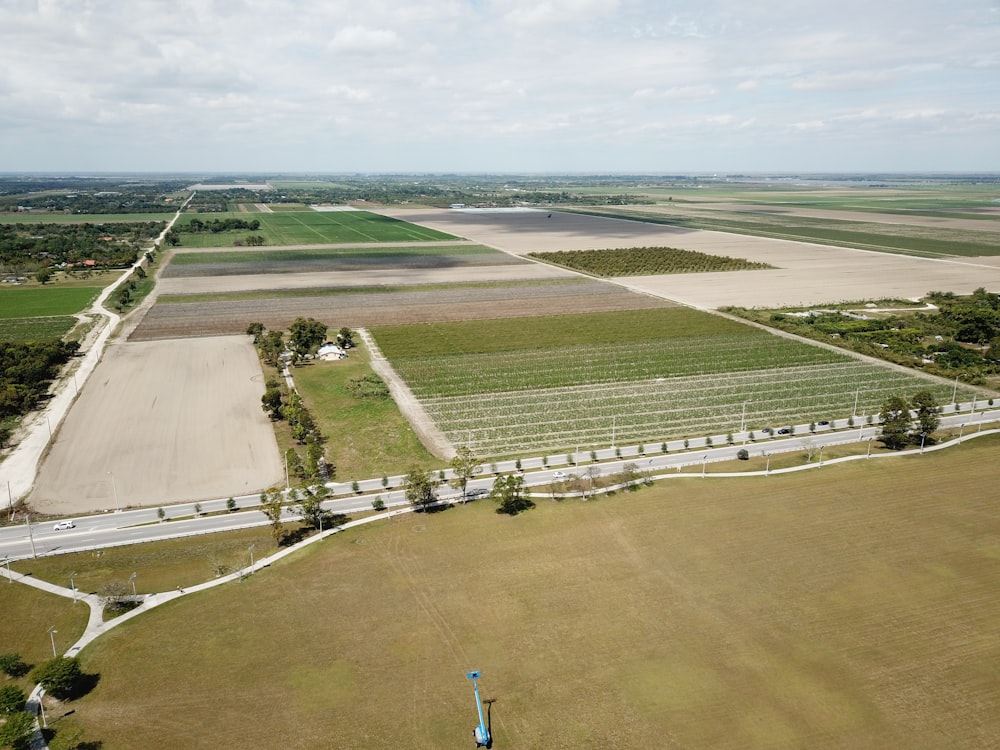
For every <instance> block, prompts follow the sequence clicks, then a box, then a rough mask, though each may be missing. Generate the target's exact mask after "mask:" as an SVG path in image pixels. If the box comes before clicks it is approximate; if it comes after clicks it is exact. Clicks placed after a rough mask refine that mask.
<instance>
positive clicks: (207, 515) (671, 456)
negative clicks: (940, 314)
mask: <svg viewBox="0 0 1000 750" xmlns="http://www.w3.org/2000/svg"><path fill="white" fill-rule="evenodd" d="M960 407H964V409H968V408H969V407H971V404H962V405H960ZM950 408H951V409H954V407H950ZM858 421H865V420H864V419H863V418H861V417H859V418H858ZM998 421H1000V410H995V409H989V410H986V411H976V412H971V411H965V410H963V409H961V408H960V410H959V411H957V412H954V411H953V412H952V413H951V414H946V415H942V417H941V428H943V429H948V430H951V431H955V430H956V429H957V430H958V431H959V437H962V436H966V437H967V436H969V435H971V434H973V433H974V432H978V431H981V430H982V429H983V426H984V425H989V424H991V423H994V422H998ZM794 432H795V434H794V435H790V436H788V437H784V436H775V437H773V438H767V439H758V440H756V441H755V442H751V441H750V440H749V431H748V432H746V433H740V434H737V435H734V436H733V437H734V444H733V445H726V444H725V436H719V437H717V438H713V439H712V442H713V444H714V445H716V446H719V447H709V446H708V445H706V440H705V438H698V439H696V440H690V441H689V448H688V449H687V450H685V449H684V445H683V441H671V442H669V443H668V446H667V447H668V450H669V451H670V452H669V453H662V452H660V448H661V446H660V444H647V445H645V446H643V453H641V454H640V453H639V446H637V445H631V446H621V447H620V448H617V449H615V448H604V449H601V450H597V451H594V453H596V454H597V459H598V463H594V462H592V460H591V453H590V451H589V450H588V451H581V452H579V453H576V455H575V456H574V455H572V454H571V457H572V458H574V459H577V464H579V465H578V466H571V465H568V464H566V455H565V454H563V455H561V456H550V457H548V464H549V465H548V466H545V465H544V464H543V459H542V458H541V457H532V458H525V459H522V461H521V467H522V469H523V471H524V478H525V482H526V483H527V485H528V486H529V487H535V488H538V490H539V491H540V492H542V493H544V494H548V492H547V491H548V487H549V486H550V485H551V484H553V483H554V482H558V481H559V478H558V477H556V476H555V475H554V472H556V471H562V472H565V473H566V474H570V473H576V474H581V475H584V476H586V473H587V470H588V468H590V467H593V470H594V471H595V472H596V473H595V474H594V476H607V475H610V474H615V473H618V472H620V471H621V470H622V467H623V465H624V464H626V463H632V464H634V465H635V466H636V469H637V470H638V471H639V472H641V473H643V474H651V475H652V476H654V477H656V476H659V477H665V476H671V475H677V474H680V473H682V472H684V473H686V474H687V475H688V476H690V475H691V474H692V473H694V474H699V473H704V472H705V469H706V467H707V465H708V464H710V463H715V462H718V461H731V460H733V459H734V458H736V453H737V451H739V450H740V449H741V448H744V447H745V448H746V449H747V450H748V451H749V452H750V454H751V456H769V455H774V454H780V453H788V452H796V451H797V452H802V451H805V450H812V451H813V452H814V454H818V455H817V464H815V465H816V466H819V465H822V463H821V455H822V454H821V448H823V447H828V446H831V445H841V444H846V443H857V442H869V444H870V441H874V440H875V439H876V438H877V436H878V432H879V427H878V426H869V425H865V426H859V427H850V428H849V427H848V426H847V420H846V419H845V420H838V421H837V422H836V424H835V425H830V426H827V427H822V428H817V431H816V432H815V433H811V432H810V431H809V425H796V426H795V429H794ZM917 450H919V449H917ZM619 451H620V452H621V456H620V457H619V456H617V455H616V453H617V452H619ZM893 455H898V454H893ZM555 459H558V460H555ZM494 466H495V471H496V472H511V471H514V470H515V468H516V464H515V462H514V461H502V462H497V463H496V464H495V465H494V464H489V463H487V464H484V468H485V469H486V470H487V471H486V472H484V475H483V476H480V477H477V478H475V479H473V480H471V481H470V482H469V485H468V486H469V489H483V490H487V491H488V490H489V489H490V487H491V486H492V484H493V476H492V474H493V471H494ZM685 470H686V471H685ZM707 476H712V475H711V474H708V475H707ZM450 477H451V472H450V470H445V478H446V479H448V478H450ZM402 481H403V477H401V476H395V477H389V478H388V483H389V486H390V487H394V488H397V489H393V490H387V489H386V488H385V487H383V485H382V480H381V479H367V480H364V481H362V482H358V489H359V491H360V494H359V493H355V492H354V490H353V489H352V487H351V485H350V484H348V483H331V484H329V485H328V486H329V488H330V489H331V490H332V492H333V494H334V497H333V498H332V499H330V500H328V501H326V502H324V504H323V507H324V508H326V509H327V510H329V511H331V512H334V513H343V514H345V515H350V514H351V513H357V512H360V511H370V510H371V509H372V505H371V504H372V501H373V500H374V499H375V498H376V497H378V498H381V499H382V501H383V502H384V503H385V505H386V506H387V507H398V506H401V505H406V498H405V497H404V494H403V491H402V490H401V489H398V488H399V487H400V486H401V484H402ZM439 495H440V497H441V498H442V499H444V500H454V501H457V500H460V499H461V497H460V495H459V493H457V492H455V491H453V490H451V489H450V488H449V489H448V490H446V491H442V492H440V493H439ZM233 500H235V501H236V505H237V510H236V511H234V512H226V502H227V501H226V500H225V499H218V500H208V501H203V502H201V503H198V504H197V505H198V506H199V508H200V511H201V513H202V515H201V517H199V518H195V517H194V514H195V505H196V504H195V503H181V504H176V505H169V506H164V507H163V510H164V513H165V519H164V520H163V521H160V519H159V516H158V512H157V511H158V509H156V508H141V509H126V510H123V511H121V512H106V513H101V514H97V515H92V516H86V517H76V518H74V519H73V521H74V523H75V524H76V527H75V528H73V529H68V530H65V531H54V530H53V525H54V523H55V522H54V521H52V520H47V521H46V522H44V523H37V522H31V523H30V529H31V532H30V535H29V526H28V524H27V523H24V522H22V523H19V524H17V525H15V526H8V527H5V528H0V564H2V561H3V560H4V559H10V560H19V559H24V558H30V557H32V555H39V556H42V555H55V554H64V553H68V552H78V551H84V550H90V549H96V548H101V547H111V546H118V545H123V544H135V543H139V542H149V541H156V540H158V539H168V538H175V537H184V536H193V535H197V534H208V533H213V532H216V531H228V530H234V529H241V528H250V527H254V526H264V525H266V524H267V523H268V521H267V519H266V518H265V516H264V514H263V513H262V512H261V511H260V510H257V509H256V508H257V507H258V506H259V503H260V496H259V495H245V496H241V497H234V498H233ZM298 518H299V517H298V515H296V514H295V513H294V512H291V511H290V510H289V511H286V520H287V521H295V520H297V519H298Z"/></svg>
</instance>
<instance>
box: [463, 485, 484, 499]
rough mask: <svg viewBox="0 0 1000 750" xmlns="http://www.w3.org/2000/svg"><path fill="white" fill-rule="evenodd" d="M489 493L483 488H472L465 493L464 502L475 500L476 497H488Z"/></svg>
mask: <svg viewBox="0 0 1000 750" xmlns="http://www.w3.org/2000/svg"><path fill="white" fill-rule="evenodd" d="M488 494H489V491H488V490H487V489H486V488H485V487H474V488H472V489H470V490H467V491H466V493H465V499H466V500H475V499H476V498H477V497H483V496H484V495H488Z"/></svg>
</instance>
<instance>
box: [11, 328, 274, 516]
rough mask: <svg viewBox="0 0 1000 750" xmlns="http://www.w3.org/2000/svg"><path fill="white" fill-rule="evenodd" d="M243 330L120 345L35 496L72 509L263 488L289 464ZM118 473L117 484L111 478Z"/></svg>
mask: <svg viewBox="0 0 1000 750" xmlns="http://www.w3.org/2000/svg"><path fill="white" fill-rule="evenodd" d="M263 393H264V384H263V375H262V374H261V369H260V364H259V362H258V360H257V356H256V353H255V352H254V350H253V347H252V346H251V344H250V343H249V339H248V338H247V337H245V336H226V337H212V338H203V339H175V340H169V341H156V342H140V343H117V344H113V345H111V346H110V347H109V348H108V350H107V351H106V352H105V355H104V359H103V360H102V361H101V363H100V364H99V365H98V367H97V369H96V370H95V371H94V374H93V375H92V376H91V378H90V380H89V381H88V382H87V386H86V387H85V388H84V389H83V390H82V392H81V393H80V397H79V400H78V401H77V403H76V404H75V405H74V408H73V409H72V410H71V411H70V413H69V415H68V416H67V418H66V420H65V422H64V423H63V425H62V427H61V428H60V429H59V431H58V432H57V434H56V436H55V440H54V442H53V444H52V445H51V448H50V451H49V453H48V455H47V456H46V458H45V459H44V461H43V462H42V465H41V468H40V470H39V473H38V477H37V479H36V482H35V487H34V489H33V490H32V493H31V495H30V496H29V498H28V501H29V503H30V504H31V505H32V507H34V508H35V509H36V510H37V511H39V512H41V513H53V514H63V515H71V514H75V513H84V512H89V511H99V510H109V509H110V510H113V509H114V508H115V497H114V493H115V490H117V495H118V502H119V503H120V505H121V507H126V506H130V505H133V506H134V505H158V504H160V503H166V502H170V501H182V500H198V499H210V498H217V497H227V496H230V495H237V494H243V493H249V492H257V491H259V490H261V489H264V488H267V487H268V486H271V485H273V484H275V483H278V482H279V481H280V480H281V478H282V477H283V468H282V466H281V462H280V460H279V456H278V448H277V443H276V441H275V439H274V432H273V431H272V429H271V425H270V423H269V421H268V419H267V417H266V415H265V414H264V412H263V410H261V408H260V397H261V395H262V394H263ZM112 475H113V478H114V483H113V485H114V486H113V485H112Z"/></svg>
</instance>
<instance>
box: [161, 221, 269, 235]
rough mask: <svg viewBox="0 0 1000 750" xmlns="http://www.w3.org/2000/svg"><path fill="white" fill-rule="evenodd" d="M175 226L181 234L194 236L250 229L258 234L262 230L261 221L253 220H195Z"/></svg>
mask: <svg viewBox="0 0 1000 750" xmlns="http://www.w3.org/2000/svg"><path fill="white" fill-rule="evenodd" d="M175 226H176V228H177V231H179V232H191V233H192V234H197V233H199V232H212V233H213V234H218V233H219V232H229V231H232V230H234V229H248V230H250V231H251V232H256V231H257V230H258V229H260V220H259V219H251V220H250V221H244V220H243V219H237V218H234V217H230V218H226V219H208V220H207V221H203V220H202V219H198V218H194V219H191V220H190V221H189V222H187V223H184V224H181V223H178V224H176V225H175Z"/></svg>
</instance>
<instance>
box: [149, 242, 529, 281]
mask: <svg viewBox="0 0 1000 750" xmlns="http://www.w3.org/2000/svg"><path fill="white" fill-rule="evenodd" d="M526 263H528V261H525V260H522V259H521V258H517V257H515V256H513V255H508V254H507V253H501V252H499V251H498V250H493V249H492V248H488V247H484V246H482V245H445V246H441V245H418V246H397V247H383V246H381V245H380V246H378V247H372V248H369V249H365V248H363V247H351V248H304V249H281V248H274V249H264V250H250V249H246V250H227V251H217V252H212V251H204V252H188V253H177V254H176V255H174V257H173V260H172V261H171V263H170V265H169V266H168V267H167V269H166V271H165V275H166V276H168V277H187V276H233V275H238V274H280V273H310V272H322V271H353V270H363V269H371V268H390V269H396V270H398V269H404V268H449V267H454V266H460V265H475V266H495V265H516V264H526Z"/></svg>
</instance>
